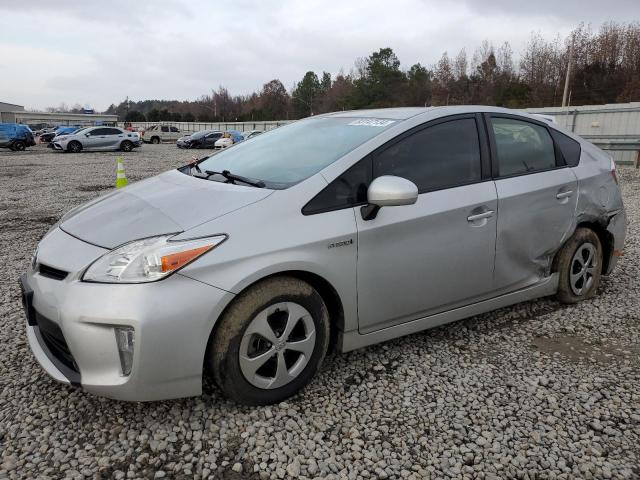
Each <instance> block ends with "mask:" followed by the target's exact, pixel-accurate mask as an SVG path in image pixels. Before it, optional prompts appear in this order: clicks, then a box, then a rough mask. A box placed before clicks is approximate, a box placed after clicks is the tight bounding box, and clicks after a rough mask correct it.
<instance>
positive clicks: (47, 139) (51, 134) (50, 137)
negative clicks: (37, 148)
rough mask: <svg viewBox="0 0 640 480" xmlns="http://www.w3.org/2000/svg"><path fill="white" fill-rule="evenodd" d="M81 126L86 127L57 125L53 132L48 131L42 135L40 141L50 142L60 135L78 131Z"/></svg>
mask: <svg viewBox="0 0 640 480" xmlns="http://www.w3.org/2000/svg"><path fill="white" fill-rule="evenodd" d="M81 128H84V127H79V126H78V125H74V126H70V127H69V126H67V127H57V128H56V129H55V130H53V131H52V132H47V133H43V134H42V135H40V143H49V142H51V141H52V140H53V139H54V138H55V137H57V136H58V135H69V134H70V133H74V132H77V131H78V130H80V129H81Z"/></svg>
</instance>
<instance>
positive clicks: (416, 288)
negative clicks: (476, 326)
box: [356, 181, 497, 333]
mask: <svg viewBox="0 0 640 480" xmlns="http://www.w3.org/2000/svg"><path fill="white" fill-rule="evenodd" d="M479 209H482V210H483V211H492V212H496V211H497V197H496V190H495V186H494V184H493V182H492V181H485V182H481V183H477V184H474V185H466V186H461V187H457V188H450V189H445V190H439V191H435V192H428V193H423V194H421V195H419V197H418V201H417V202H416V204H414V205H409V206H406V207H389V208H382V209H381V210H380V212H379V213H378V215H377V217H376V218H375V219H373V220H368V221H366V220H363V218H362V215H361V214H360V209H356V219H357V223H358V313H359V319H360V332H361V333H367V332H371V331H373V330H377V329H380V328H384V327H386V326H389V325H395V324H398V323H404V322H407V321H409V320H412V319H414V318H417V317H423V316H426V315H429V314H432V313H434V312H437V311H442V310H443V309H446V308H448V307H449V306H451V305H452V304H457V303H459V302H461V301H466V302H467V303H471V302H473V301H475V300H476V299H477V298H479V297H482V296H484V295H486V294H487V293H488V292H489V291H490V290H491V284H492V278H493V264H494V254H495V242H496V220H497V215H495V214H494V215H492V216H490V217H488V218H484V219H480V220H478V221H469V220H468V217H470V216H471V215H473V214H474V212H476V211H478V210H479Z"/></svg>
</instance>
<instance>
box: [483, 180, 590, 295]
mask: <svg viewBox="0 0 640 480" xmlns="http://www.w3.org/2000/svg"><path fill="white" fill-rule="evenodd" d="M577 183H578V182H577V180H576V177H575V175H574V174H573V172H571V170H570V169H569V168H559V169H556V170H550V171H547V172H538V173H532V174H529V175H521V176H517V177H513V178H501V179H497V180H496V181H495V184H496V189H497V192H498V235H497V244H496V265H495V277H494V283H493V290H494V291H496V292H501V291H511V290H517V289H519V288H522V287H526V286H528V285H532V284H535V283H536V282H539V281H540V280H541V279H542V278H544V277H547V276H548V275H549V273H550V268H551V263H552V261H553V257H554V255H555V253H556V252H557V251H558V249H559V248H560V247H561V246H562V244H563V243H564V242H565V240H566V239H567V238H569V237H570V236H571V234H572V233H573V230H574V229H575V218H574V213H575V209H576V199H577V197H578V193H577V189H578V186H577ZM558 195H560V198H557V196H558ZM563 195H569V196H563Z"/></svg>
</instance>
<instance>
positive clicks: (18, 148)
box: [13, 140, 26, 152]
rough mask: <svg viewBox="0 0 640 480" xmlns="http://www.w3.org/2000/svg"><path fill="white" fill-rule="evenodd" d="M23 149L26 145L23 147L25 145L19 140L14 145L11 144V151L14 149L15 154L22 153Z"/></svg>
mask: <svg viewBox="0 0 640 480" xmlns="http://www.w3.org/2000/svg"><path fill="white" fill-rule="evenodd" d="M25 148H26V145H25V143H24V142H23V141H21V140H18V141H17V142H15V143H14V144H13V149H14V150H15V151H16V152H22V151H24V149H25Z"/></svg>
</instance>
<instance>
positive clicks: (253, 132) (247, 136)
mask: <svg viewBox="0 0 640 480" xmlns="http://www.w3.org/2000/svg"><path fill="white" fill-rule="evenodd" d="M261 133H263V132H262V130H251V131H250V132H242V136H243V137H244V139H245V140H249V139H250V138H254V137H257V136H258V135H260V134H261Z"/></svg>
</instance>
